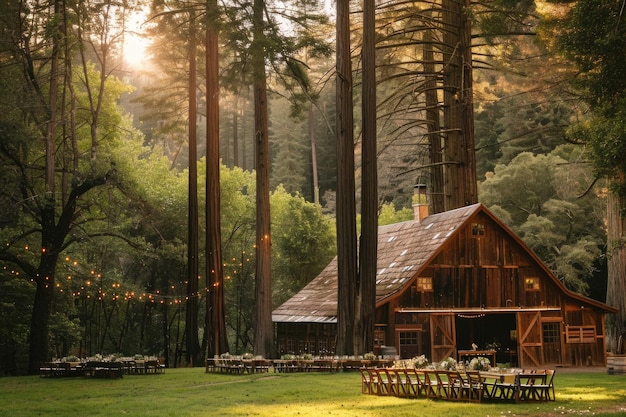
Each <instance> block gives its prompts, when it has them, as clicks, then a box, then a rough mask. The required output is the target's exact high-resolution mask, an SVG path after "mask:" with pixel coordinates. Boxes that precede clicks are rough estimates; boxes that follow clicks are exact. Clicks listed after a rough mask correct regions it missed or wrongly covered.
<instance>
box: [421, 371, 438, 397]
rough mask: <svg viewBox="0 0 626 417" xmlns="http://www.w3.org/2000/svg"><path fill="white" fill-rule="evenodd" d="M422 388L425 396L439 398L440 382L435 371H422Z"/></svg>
mask: <svg viewBox="0 0 626 417" xmlns="http://www.w3.org/2000/svg"><path fill="white" fill-rule="evenodd" d="M424 388H425V392H426V397H427V398H441V384H440V383H439V378H438V377H437V371H434V370H425V371H424Z"/></svg>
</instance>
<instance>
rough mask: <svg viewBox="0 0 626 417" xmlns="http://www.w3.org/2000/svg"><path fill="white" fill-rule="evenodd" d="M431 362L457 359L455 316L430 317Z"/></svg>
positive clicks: (439, 315)
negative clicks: (450, 358)
mask: <svg viewBox="0 0 626 417" xmlns="http://www.w3.org/2000/svg"><path fill="white" fill-rule="evenodd" d="M430 342H431V347H430V349H431V361H432V362H439V361H441V360H442V359H445V358H447V357H449V356H450V357H453V358H456V327H455V324H454V314H431V315H430Z"/></svg>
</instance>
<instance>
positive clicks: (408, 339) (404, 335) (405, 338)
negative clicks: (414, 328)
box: [399, 332, 418, 346]
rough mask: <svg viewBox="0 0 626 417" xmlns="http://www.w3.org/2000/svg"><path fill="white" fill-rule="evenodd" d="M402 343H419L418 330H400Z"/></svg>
mask: <svg viewBox="0 0 626 417" xmlns="http://www.w3.org/2000/svg"><path fill="white" fill-rule="evenodd" d="M399 337H400V344H401V345H403V346H404V345H417V340H418V338H417V332H400V334H399Z"/></svg>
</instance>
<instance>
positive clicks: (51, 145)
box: [29, 0, 62, 374]
mask: <svg viewBox="0 0 626 417" xmlns="http://www.w3.org/2000/svg"><path fill="white" fill-rule="evenodd" d="M60 13H61V2H60V0H55V2H54V21H55V22H57V23H58V22H61V21H62V20H61V19H60V18H61V16H60ZM51 29H52V55H51V57H50V91H49V92H48V107H47V109H46V110H47V113H48V126H47V133H46V137H45V144H46V160H45V164H46V174H45V191H46V192H45V195H44V202H43V205H42V209H41V229H42V233H41V258H40V262H39V266H38V268H37V273H36V274H31V275H34V276H33V278H35V283H36V288H37V289H36V291H35V300H34V304H33V314H32V316H31V325H30V340H29V342H30V345H29V372H30V373H32V374H34V373H37V372H38V370H39V365H40V363H41V362H43V361H45V360H46V359H48V355H49V353H48V325H49V322H50V313H51V309H52V301H53V298H54V285H55V273H56V263H57V260H58V256H59V251H60V250H61V248H60V246H58V245H57V242H58V240H57V239H56V237H57V236H56V235H55V222H56V218H55V217H56V203H57V199H56V179H55V163H56V133H57V95H58V89H59V76H60V75H59V60H60V57H59V55H60V51H61V48H60V43H61V40H60V37H61V33H62V32H61V28H59V27H56V26H55V25H52V27H51Z"/></svg>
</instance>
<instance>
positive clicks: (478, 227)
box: [472, 223, 485, 236]
mask: <svg viewBox="0 0 626 417" xmlns="http://www.w3.org/2000/svg"><path fill="white" fill-rule="evenodd" d="M484 235H485V225H484V224H481V223H472V236H484Z"/></svg>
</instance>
